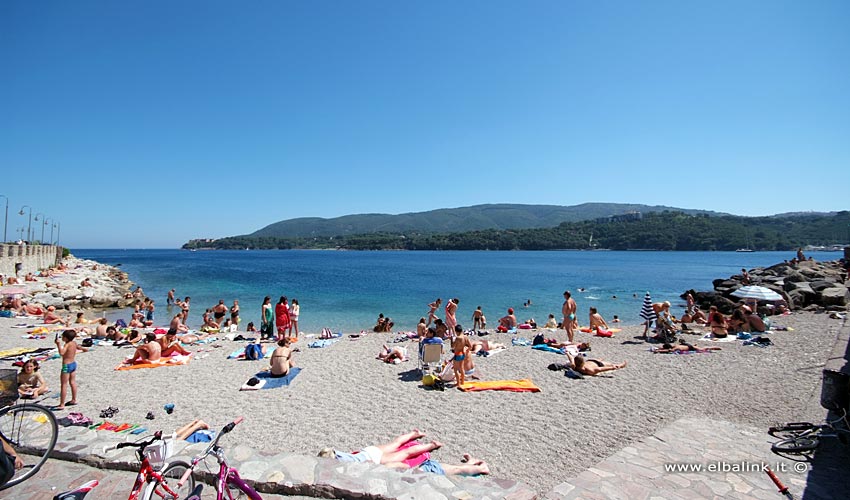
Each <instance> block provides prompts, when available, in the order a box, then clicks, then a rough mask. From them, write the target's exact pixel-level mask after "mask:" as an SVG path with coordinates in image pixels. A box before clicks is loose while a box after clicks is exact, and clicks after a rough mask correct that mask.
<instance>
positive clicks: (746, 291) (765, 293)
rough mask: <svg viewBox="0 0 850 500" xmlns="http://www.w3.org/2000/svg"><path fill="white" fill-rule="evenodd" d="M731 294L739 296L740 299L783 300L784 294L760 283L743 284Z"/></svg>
mask: <svg viewBox="0 0 850 500" xmlns="http://www.w3.org/2000/svg"><path fill="white" fill-rule="evenodd" d="M731 295H733V296H734V297H738V298H739V299H753V300H782V295H779V294H778V293H776V292H774V291H773V290H771V289H770V288H765V287H763V286H758V285H749V286H742V287H741V288H739V289H737V290H735V291H734V292H732V294H731Z"/></svg>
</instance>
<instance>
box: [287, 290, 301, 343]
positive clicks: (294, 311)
mask: <svg viewBox="0 0 850 500" xmlns="http://www.w3.org/2000/svg"><path fill="white" fill-rule="evenodd" d="M299 314H301V306H300V305H299V304H298V299H292V304H290V305H289V336H290V337H292V330H295V337H294V338H296V339H297V338H298V315H299Z"/></svg>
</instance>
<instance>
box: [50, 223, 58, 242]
mask: <svg viewBox="0 0 850 500" xmlns="http://www.w3.org/2000/svg"><path fill="white" fill-rule="evenodd" d="M56 224H58V222H56V223H54V224H51V225H50V244H51V245H52V244H53V243H54V241H53V228H55V227H56Z"/></svg>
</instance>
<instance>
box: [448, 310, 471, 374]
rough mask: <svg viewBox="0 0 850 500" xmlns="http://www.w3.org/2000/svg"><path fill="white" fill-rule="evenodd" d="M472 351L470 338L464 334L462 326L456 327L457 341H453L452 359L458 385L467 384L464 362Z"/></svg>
mask: <svg viewBox="0 0 850 500" xmlns="http://www.w3.org/2000/svg"><path fill="white" fill-rule="evenodd" d="M471 350H472V342H470V341H469V337H467V336H466V335H465V334H464V333H463V327H462V326H460V325H455V339H454V340H453V341H452V352H453V353H454V356H453V357H452V370H454V372H455V382H457V385H461V384H464V383H465V382H466V377H465V373H464V371H463V370H464V360H465V359H466V358H467V357H468V356H469V352H470V351H471Z"/></svg>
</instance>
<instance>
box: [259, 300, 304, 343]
mask: <svg viewBox="0 0 850 500" xmlns="http://www.w3.org/2000/svg"><path fill="white" fill-rule="evenodd" d="M300 315H301V305H300V304H298V299H292V303H291V304H290V303H289V299H288V298H287V297H286V295H281V296H280V299H278V302H277V304H275V305H274V306H272V298H271V297H269V296H268V295H266V296H265V298H263V304H262V306H261V307H260V339H261V340H268V341H271V340H277V341H280V340H282V339H283V338H285V337H289V338H292V339H296V340H297V339H298V334H299V333H300V332H299V330H298V318H299V316H300ZM275 332H276V333H275Z"/></svg>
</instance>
